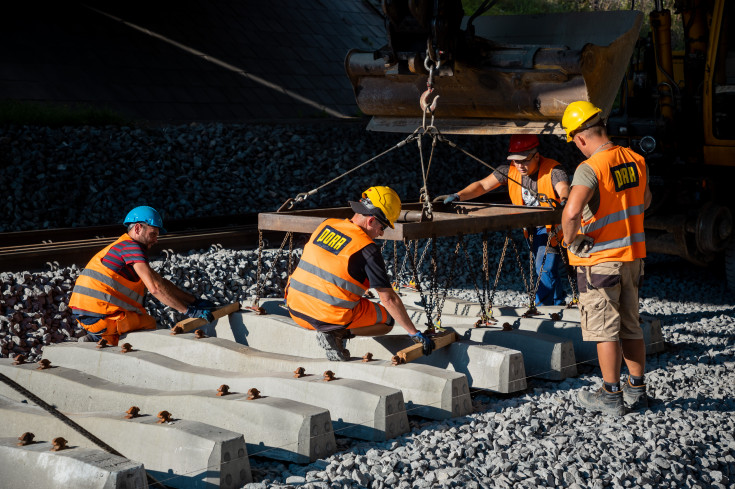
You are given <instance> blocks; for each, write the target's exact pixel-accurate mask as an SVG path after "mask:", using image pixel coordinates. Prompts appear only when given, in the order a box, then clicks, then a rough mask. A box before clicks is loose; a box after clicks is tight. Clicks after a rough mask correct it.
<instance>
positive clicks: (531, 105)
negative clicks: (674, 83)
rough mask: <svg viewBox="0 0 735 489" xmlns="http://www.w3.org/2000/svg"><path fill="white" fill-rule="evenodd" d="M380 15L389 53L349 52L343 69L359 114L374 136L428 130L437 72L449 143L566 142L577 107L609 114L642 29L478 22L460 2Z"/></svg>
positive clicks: (386, 2)
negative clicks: (565, 117) (429, 97)
mask: <svg viewBox="0 0 735 489" xmlns="http://www.w3.org/2000/svg"><path fill="white" fill-rule="evenodd" d="M486 3H487V2H486ZM382 6H383V12H384V14H385V17H386V33H387V41H388V43H387V44H386V45H385V46H384V47H382V48H380V49H378V50H377V51H374V52H364V51H358V50H352V51H350V52H349V53H348V55H347V58H346V60H345V67H346V71H347V75H348V76H349V79H350V82H351V83H352V87H353V89H354V92H355V98H356V100H357V104H358V106H359V108H360V110H361V111H362V112H363V113H365V114H367V115H371V116H373V119H372V121H371V123H370V125H369V126H368V128H369V129H372V130H377V131H388V132H408V133H410V132H412V131H413V130H414V129H415V128H416V127H418V126H420V125H421V120H422V116H423V111H422V107H421V105H420V104H419V98H420V97H421V94H422V93H423V92H424V91H425V90H426V88H427V81H429V74H430V72H431V74H432V77H431V81H432V82H433V83H432V85H433V87H432V88H434V89H435V92H436V94H437V95H438V96H439V97H440V100H439V101H438V103H437V108H436V111H435V115H436V117H437V119H438V120H440V121H441V122H440V123H441V130H442V132H444V133H446V134H504V133H524V132H525V133H536V134H561V133H562V132H563V131H562V129H561V127H560V125H559V121H560V120H561V116H562V114H563V113H564V109H565V108H566V106H567V104H569V103H571V102H573V101H575V100H589V101H591V102H592V103H594V104H595V105H597V106H598V107H600V108H602V109H603V111H604V112H605V114H607V113H609V111H610V109H611V108H612V105H613V102H614V100H615V96H616V93H617V91H618V88H619V86H620V82H621V81H622V80H623V76H624V74H625V71H626V68H627V65H628V60H629V59H630V56H631V53H632V51H633V48H634V46H635V42H636V40H637V38H638V33H639V31H640V27H641V23H642V19H643V15H642V14H641V13H640V12H637V11H618V12H576V13H565V14H543V15H515V16H484V17H477V18H472V17H465V16H463V11H462V6H461V1H460V0H383V2H382ZM432 71H433V72H432Z"/></svg>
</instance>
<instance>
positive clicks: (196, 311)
mask: <svg viewBox="0 0 735 489" xmlns="http://www.w3.org/2000/svg"><path fill="white" fill-rule="evenodd" d="M186 317H188V318H192V319H199V318H201V319H205V320H206V321H207V322H208V323H211V322H212V321H214V314H212V311H210V310H208V309H205V308H201V307H196V306H195V305H194V304H192V305H190V306H189V307H187V308H186Z"/></svg>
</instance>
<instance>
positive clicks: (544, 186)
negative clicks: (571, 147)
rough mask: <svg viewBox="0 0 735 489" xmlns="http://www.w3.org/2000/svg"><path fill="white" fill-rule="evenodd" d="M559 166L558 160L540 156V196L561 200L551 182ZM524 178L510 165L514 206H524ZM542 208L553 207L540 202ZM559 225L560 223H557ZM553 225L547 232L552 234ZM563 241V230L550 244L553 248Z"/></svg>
mask: <svg viewBox="0 0 735 489" xmlns="http://www.w3.org/2000/svg"><path fill="white" fill-rule="evenodd" d="M557 166H559V162H558V161H556V160H552V159H551V158H544V157H543V156H541V155H539V165H538V177H537V179H536V182H537V189H536V190H537V191H538V193H540V194H544V195H546V196H547V197H548V198H550V199H554V200H556V201H558V200H559V199H558V198H556V191H555V189H554V184H553V183H552V181H551V170H553V169H554V168H556V167H557ZM521 178H523V175H521V172H519V171H518V169H517V168H516V167H515V165H512V164H511V165H510V166H509V168H508V194H509V195H510V201H511V202H512V203H513V205H524V202H523V187H521V185H520V184H521V183H522V180H521ZM540 204H541V206H543V207H551V205H550V204H548V203H546V202H540ZM557 224H558V223H557ZM551 228H552V225H551V224H547V225H546V232H547V233H551ZM561 239H562V233H561V230H559V232H557V233H556V236H555V237H553V238H552V239H551V242H550V243H549V244H550V245H551V246H557V245H558V244H559V242H560V241H561Z"/></svg>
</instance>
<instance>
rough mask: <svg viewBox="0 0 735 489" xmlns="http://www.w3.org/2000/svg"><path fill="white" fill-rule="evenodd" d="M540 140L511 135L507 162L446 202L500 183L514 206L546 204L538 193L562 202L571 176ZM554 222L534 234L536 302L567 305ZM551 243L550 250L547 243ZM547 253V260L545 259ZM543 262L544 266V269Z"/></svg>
mask: <svg viewBox="0 0 735 489" xmlns="http://www.w3.org/2000/svg"><path fill="white" fill-rule="evenodd" d="M538 147H539V140H538V137H537V136H536V135H535V134H515V135H513V136H511V138H510V145H509V146H508V161H510V162H511V163H512V164H509V165H501V166H499V167H498V168H497V169H496V170H495V171H494V172H493V173H491V174H490V175H488V176H487V177H485V178H483V179H482V180H478V181H476V182H473V183H471V184H469V185H468V186H467V187H465V188H464V189H462V190H460V191H459V192H457V193H454V194H451V195H449V196H446V197H444V199H443V200H444V203H445V204H448V203H450V202H454V201H459V202H461V201H464V200H470V199H474V198H475V197H479V196H480V195H483V194H485V193H487V192H490V191H491V190H494V189H496V188H498V187H499V186H501V185H507V186H508V193H509V194H510V200H511V202H513V204H514V205H527V206H539V205H541V206H546V207H550V206H551V204H549V203H546V202H539V199H538V194H539V193H540V194H544V195H546V196H547V197H549V198H553V199H554V200H556V201H557V202H558V203H560V204H561V205H564V204H565V203H566V200H567V197H568V196H569V177H568V176H567V173H566V172H565V171H564V169H563V168H562V166H561V165H560V164H559V162H558V161H555V160H552V159H549V158H544V157H543V156H541V154H540V153H539V148H538ZM550 232H551V225H549V226H546V227H544V226H540V227H538V228H536V230H535V233H534V236H533V248H532V250H531V251H532V253H533V256H534V257H535V263H536V276H538V277H540V280H539V285H538V290H537V291H536V301H535V303H536V305H537V306H538V305H542V306H550V305H552V304H553V305H555V306H560V305H564V304H565V293H564V284H563V281H562V279H561V277H560V274H559V268H560V267H561V266H562V260H561V259H560V255H559V253H560V251H559V250H558V249H557V247H558V245H559V241H560V240H561V237H558V239H557V237H552V239H551V241H550V242H549V241H548V233H550ZM547 242H548V243H549V248H548V251H547V249H546V244H547ZM544 255H546V260H545V261H544ZM542 264H543V269H542Z"/></svg>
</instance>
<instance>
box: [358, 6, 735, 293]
mask: <svg viewBox="0 0 735 489" xmlns="http://www.w3.org/2000/svg"><path fill="white" fill-rule="evenodd" d="M494 3H495V2H494V1H491V0H486V1H485V2H484V3H483V4H482V6H481V7H480V9H481V10H482V9H484V10H487V9H489V8H490V7H492V5H493V4H494ZM631 3H632V4H634V3H635V2H631ZM668 3H672V2H668ZM673 6H674V12H673V15H672V12H671V11H670V10H669V9H666V8H664V2H663V1H662V0H656V2H655V6H654V8H653V11H651V12H650V13H649V15H648V22H649V23H650V33H649V34H648V36H647V37H644V38H641V39H638V34H639V30H640V27H641V24H642V20H643V14H642V13H641V12H637V11H634V10H628V11H619V12H587V13H581V12H580V13H565V14H545V15H530V16H483V17H479V16H476V15H473V16H470V17H463V15H462V7H461V0H382V7H383V12H384V14H385V17H386V26H387V37H388V43H387V45H386V46H384V47H382V48H381V49H379V50H377V51H375V52H370V53H366V52H358V51H355V50H353V51H351V52H350V53H349V54H348V55H347V58H346V60H345V68H346V71H347V74H348V76H349V78H350V81H351V83H352V86H353V88H354V91H355V98H356V100H357V103H358V105H359V107H360V109H361V110H362V112H364V113H365V114H367V115H371V116H373V117H372V120H371V123H370V125H369V126H368V128H369V129H372V130H379V131H393V132H409V133H410V132H411V131H413V130H414V129H415V128H416V127H420V126H421V125H422V116H423V113H422V112H423V110H424V109H425V107H426V106H420V105H419V103H418V101H419V98H420V97H421V96H422V93H424V94H426V93H427V88H428V89H429V90H428V91H431V92H435V93H433V94H432V95H436V94H438V95H439V97H438V107H439V108H438V109H437V111H436V112H437V122H436V124H437V127H439V128H440V130H441V131H442V133H444V134H453V133H467V134H508V133H524V132H525V133H537V134H562V131H561V128H560V126H559V121H560V119H561V115H562V113H563V111H564V108H565V107H566V105H567V104H568V103H570V102H572V101H574V100H589V101H590V102H592V103H594V104H595V105H597V106H598V107H601V108H602V109H603V111H604V113H605V115H606V116H608V132H609V133H610V135H611V136H613V138H614V140H615V142H616V143H618V144H622V145H626V146H630V147H632V148H633V149H634V150H636V151H638V152H640V153H641V154H644V155H645V156H646V160H647V162H648V166H649V171H650V177H651V178H650V182H651V186H652V191H653V194H654V203H653V205H652V207H651V208H650V209H649V210H648V211H647V212H646V244H647V247H648V250H649V251H651V252H660V253H667V254H674V255H679V256H682V257H684V258H686V259H688V260H690V261H692V262H694V263H698V264H709V263H712V262H717V261H718V260H719V258H721V257H722V256H723V255H724V256H725V270H726V275H727V280H728V282H729V286H730V288H731V289H732V290H735V242H734V241H735V240H734V239H733V217H732V216H733V214H734V213H735V204H734V202H735V199H733V198H732V196H731V194H733V190H732V188H731V187H732V186H733V182H735V25H733V24H734V23H735V2H734V1H732V0H674V1H673ZM478 13H481V12H478ZM672 19H676V20H677V21H680V22H681V23H682V26H683V28H684V37H685V39H684V42H685V50H684V53H683V55H681V56H675V55H674V53H673V52H672V41H671V30H672V29H671V27H672V22H673V20H672ZM621 81H622V82H623V83H622V87H621V84H620V82H621ZM616 95H617V98H616ZM422 102H423V97H422Z"/></svg>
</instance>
